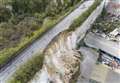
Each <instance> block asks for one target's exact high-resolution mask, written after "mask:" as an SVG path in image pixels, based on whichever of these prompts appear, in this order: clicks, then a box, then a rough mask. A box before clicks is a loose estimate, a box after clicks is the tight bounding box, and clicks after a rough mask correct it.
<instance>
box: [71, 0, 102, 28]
mask: <svg viewBox="0 0 120 83" xmlns="http://www.w3.org/2000/svg"><path fill="white" fill-rule="evenodd" d="M101 1H102V0H95V2H94V3H93V5H92V6H91V7H89V8H88V10H87V11H85V12H84V13H82V15H80V16H79V17H78V18H77V19H75V20H74V22H73V23H72V24H71V26H70V28H69V30H75V29H76V28H77V27H79V26H80V25H81V24H82V23H83V22H84V21H85V20H86V19H87V18H88V16H90V14H91V13H92V12H93V11H94V10H95V9H96V7H97V6H98V5H99V4H100V3H101Z"/></svg>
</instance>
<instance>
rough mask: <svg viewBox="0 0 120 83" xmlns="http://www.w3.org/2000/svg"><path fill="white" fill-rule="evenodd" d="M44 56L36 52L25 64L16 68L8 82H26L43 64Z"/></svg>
mask: <svg viewBox="0 0 120 83" xmlns="http://www.w3.org/2000/svg"><path fill="white" fill-rule="evenodd" d="M43 60H44V56H43V55H42V54H37V55H36V56H34V57H33V58H32V59H31V60H29V61H28V62H27V63H26V64H24V65H22V67H21V68H20V69H18V70H17V71H16V72H15V74H14V76H13V77H12V78H11V79H10V80H9V81H8V82H9V83H27V82H28V81H29V80H30V79H32V78H33V76H34V75H35V74H36V72H38V71H39V70H40V69H41V68H42V65H43Z"/></svg>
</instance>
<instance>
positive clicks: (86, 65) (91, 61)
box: [77, 47, 98, 83]
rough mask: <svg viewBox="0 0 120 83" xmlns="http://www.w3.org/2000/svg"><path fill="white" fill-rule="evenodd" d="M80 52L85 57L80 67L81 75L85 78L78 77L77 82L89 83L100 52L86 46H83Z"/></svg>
mask: <svg viewBox="0 0 120 83" xmlns="http://www.w3.org/2000/svg"><path fill="white" fill-rule="evenodd" d="M80 52H81V54H82V55H83V58H84V60H83V61H82V63H81V67H80V68H81V69H80V70H81V76H82V77H84V78H80V79H78V82H77V83H89V79H90V77H91V74H92V71H93V69H94V66H95V64H96V61H97V58H98V53H97V52H96V51H94V50H93V49H91V48H86V47H81V48H80Z"/></svg>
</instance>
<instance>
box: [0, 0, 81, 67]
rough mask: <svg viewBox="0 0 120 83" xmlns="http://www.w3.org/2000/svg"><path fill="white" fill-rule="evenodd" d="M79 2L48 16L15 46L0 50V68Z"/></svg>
mask: <svg viewBox="0 0 120 83" xmlns="http://www.w3.org/2000/svg"><path fill="white" fill-rule="evenodd" d="M81 3H82V2H79V3H78V4H77V5H76V6H74V7H70V8H69V10H67V11H63V12H61V13H60V14H59V15H57V16H56V17H54V18H50V19H49V20H47V21H46V22H45V23H44V25H43V26H42V27H40V29H39V30H37V31H35V32H33V36H32V37H30V38H28V37H25V38H22V39H21V42H20V43H19V44H18V45H17V46H16V47H11V48H5V49H3V50H2V51H0V68H2V67H3V66H4V65H6V64H7V63H9V62H10V61H11V60H13V59H14V58H15V57H16V56H17V55H18V54H19V53H20V52H22V51H23V50H24V49H26V48H27V47H28V46H29V45H30V44H32V43H33V42H34V41H36V40H37V39H38V38H40V37H41V36H42V35H43V34H45V33H46V32H47V31H49V30H50V29H52V28H53V27H54V26H55V25H56V24H57V23H59V22H60V21H61V20H62V19H63V18H64V17H65V16H67V15H68V14H69V13H70V12H72V11H73V9H75V8H77V7H78V6H79V4H81Z"/></svg>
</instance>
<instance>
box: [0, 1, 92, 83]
mask: <svg viewBox="0 0 120 83" xmlns="http://www.w3.org/2000/svg"><path fill="white" fill-rule="evenodd" d="M93 2H94V0H90V1H85V2H84V3H83V4H81V5H80V6H79V7H78V8H76V9H75V10H74V11H73V12H72V13H71V14H69V15H68V16H67V17H65V18H64V19H63V20H62V21H61V22H60V23H58V24H57V25H56V26H55V27H54V28H53V29H51V30H50V31H48V32H47V33H46V34H45V35H43V36H42V37H41V38H40V39H38V40H37V41H36V42H34V43H33V44H32V45H31V46H29V47H28V48H27V49H26V50H24V51H23V52H22V53H20V54H19V55H18V57H16V59H15V60H14V61H12V62H11V63H10V64H8V65H7V66H5V68H4V70H0V83H5V81H6V80H7V79H8V78H9V77H11V75H12V74H13V73H14V72H15V70H16V69H17V68H18V67H19V66H20V65H22V64H24V63H25V62H26V61H27V60H28V59H30V58H32V56H34V55H35V54H36V53H38V52H39V51H40V50H43V49H45V47H46V46H47V45H48V44H49V42H50V41H51V40H52V39H53V38H54V37H55V36H56V35H57V34H59V33H60V32H62V31H63V30H65V29H68V28H69V26H70V25H71V23H72V22H73V21H74V19H76V18H78V17H79V16H80V15H81V14H82V13H83V12H84V11H86V10H87V9H88V8H89V7H90V6H91V5H92V3H93Z"/></svg>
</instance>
